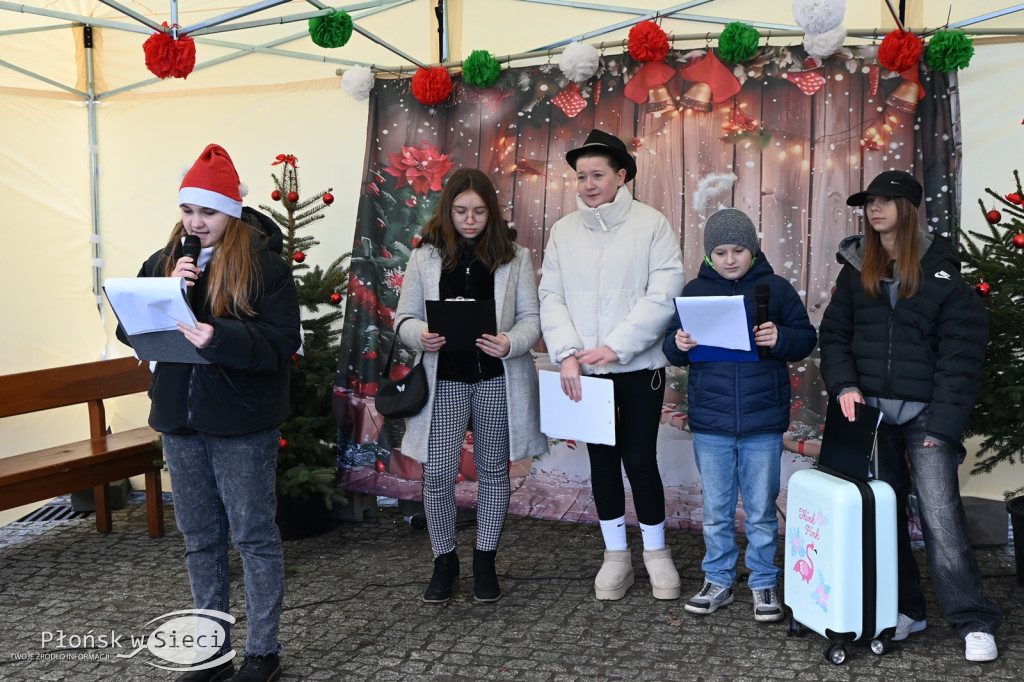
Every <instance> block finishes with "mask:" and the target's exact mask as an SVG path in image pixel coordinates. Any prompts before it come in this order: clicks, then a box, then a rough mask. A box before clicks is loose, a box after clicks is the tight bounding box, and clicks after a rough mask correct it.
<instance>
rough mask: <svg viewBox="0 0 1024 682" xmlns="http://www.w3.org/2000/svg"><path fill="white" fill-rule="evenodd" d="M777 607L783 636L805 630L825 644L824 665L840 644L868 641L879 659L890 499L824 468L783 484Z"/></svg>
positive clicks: (889, 604) (891, 543) (887, 595)
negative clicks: (785, 615)
mask: <svg viewBox="0 0 1024 682" xmlns="http://www.w3.org/2000/svg"><path fill="white" fill-rule="evenodd" d="M784 556H785V561H784V563H783V573H784V594H785V597H784V602H785V604H786V606H788V607H789V608H790V609H791V611H792V618H791V620H790V631H789V633H790V635H791V636H792V635H799V634H802V627H801V626H806V627H808V628H810V629H812V630H814V631H815V632H817V633H819V634H821V635H823V636H824V637H827V638H828V640H829V644H828V647H827V648H826V649H825V659H826V660H828V661H830V662H832V663H834V664H836V665H839V664H841V663H843V662H844V661H845V660H846V645H847V644H849V643H850V642H853V641H857V640H868V639H870V640H871V650H872V651H873V652H874V653H876V654H883V653H885V652H886V651H887V650H888V649H889V646H890V644H891V642H892V636H893V634H894V633H895V631H896V619H897V615H898V614H897V601H896V597H897V578H896V495H895V493H894V492H893V490H892V487H891V486H889V485H888V484H887V483H884V482H882V481H869V482H864V481H862V480H859V479H857V478H855V477H852V476H848V475H846V474H842V473H839V472H837V471H832V470H828V469H806V470H802V471H798V472H796V473H794V474H793V475H792V476H791V477H790V479H789V492H788V496H787V500H786V548H785V555H784Z"/></svg>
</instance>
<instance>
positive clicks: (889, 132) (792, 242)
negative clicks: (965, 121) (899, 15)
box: [333, 46, 960, 529]
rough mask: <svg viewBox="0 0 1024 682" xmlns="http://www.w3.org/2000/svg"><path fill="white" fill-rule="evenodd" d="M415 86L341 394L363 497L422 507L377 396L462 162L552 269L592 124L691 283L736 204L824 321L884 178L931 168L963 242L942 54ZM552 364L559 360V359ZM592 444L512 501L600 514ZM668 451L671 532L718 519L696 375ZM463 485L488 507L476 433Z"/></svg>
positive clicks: (669, 411)
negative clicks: (437, 217) (711, 501)
mask: <svg viewBox="0 0 1024 682" xmlns="http://www.w3.org/2000/svg"><path fill="white" fill-rule="evenodd" d="M652 64H658V65H660V66H657V67H656V68H655V69H652V68H651V66H652ZM662 67H664V68H662ZM571 73H572V74H573V75H575V72H571ZM584 76H585V74H584ZM908 76H912V77H908ZM414 87H415V85H412V86H411V85H410V81H409V80H408V79H378V80H377V82H376V84H375V86H374V88H373V90H372V93H371V95H370V98H371V99H370V102H371V106H370V124H369V135H368V145H367V150H366V156H365V171H366V175H365V183H364V185H363V190H362V194H361V198H360V204H359V211H358V223H357V226H356V233H355V240H354V243H353V246H352V260H351V274H350V280H349V286H348V294H347V301H346V312H345V327H344V335H343V338H342V341H341V351H340V357H339V363H338V373H337V379H336V384H335V387H334V400H333V404H334V415H335V420H336V422H337V425H338V429H339V466H340V469H341V471H340V477H339V480H340V481H341V485H342V486H343V487H345V488H347V489H349V490H354V491H360V492H365V493H376V494H381V495H387V496H393V497H398V498H401V499H417V500H418V499H420V493H421V490H420V481H421V479H420V476H421V471H422V470H421V468H420V465H419V464H417V463H416V462H414V461H413V460H411V459H410V458H408V457H406V456H404V455H403V454H402V453H401V450H400V446H401V437H402V434H403V432H404V428H405V424H404V422H403V421H402V420H390V419H384V418H383V417H381V416H380V415H379V414H378V413H377V412H376V410H375V409H374V396H375V394H376V390H377V387H378V386H379V382H380V373H381V371H382V370H383V367H384V363H385V361H386V355H387V350H388V349H389V348H390V345H391V343H392V341H393V339H394V333H393V331H392V325H393V322H394V310H395V306H396V304H397V302H398V296H399V293H400V291H401V286H402V276H403V272H404V268H405V264H406V262H407V261H408V257H409V254H410V252H411V249H412V248H414V247H415V245H416V244H417V243H418V239H419V230H420V227H421V226H422V225H423V224H424V223H425V222H426V220H427V218H428V216H429V215H430V214H431V213H432V212H433V210H434V208H435V206H436V205H437V202H438V200H439V197H440V191H441V188H442V186H443V184H444V181H445V179H446V177H447V176H448V175H450V173H451V172H452V171H453V170H454V169H457V168H459V167H463V166H471V167H475V168H479V169H481V170H483V171H484V172H485V173H487V174H488V175H489V176H490V178H491V180H492V181H493V182H494V185H495V187H496V188H497V190H498V194H499V197H498V199H499V204H500V205H502V207H503V208H504V212H505V217H506V218H507V219H508V220H509V221H510V222H511V223H512V225H513V226H514V227H515V229H516V230H517V232H518V241H519V243H520V244H522V245H523V246H525V247H526V248H528V249H529V250H530V252H531V253H532V255H533V260H534V264H535V265H536V266H537V268H538V270H539V268H540V264H541V259H542V258H543V251H544V246H545V244H546V242H547V239H548V236H549V231H550V229H551V226H552V225H553V224H554V223H555V221H557V220H558V219H559V218H561V217H562V216H564V215H566V214H568V213H570V212H572V211H575V210H576V180H575V176H574V173H573V171H572V169H570V168H569V166H568V165H567V164H566V162H565V152H566V151H567V150H570V149H573V148H575V147H578V146H580V145H581V144H582V143H583V141H584V140H585V138H586V136H587V133H589V131H590V130H591V129H592V128H601V129H602V130H605V131H608V132H610V133H612V134H615V135H617V136H619V137H620V138H622V139H623V140H624V141H625V142H626V145H627V147H628V148H629V149H630V151H631V153H633V154H634V155H635V157H636V160H637V166H638V172H637V177H636V180H635V182H633V183H630V185H629V189H630V190H631V191H632V192H633V194H634V196H635V197H636V198H637V199H638V200H640V201H643V202H644V203H647V204H649V205H651V206H653V207H655V208H657V209H658V210H659V211H661V212H662V213H664V214H665V215H666V216H667V217H668V219H669V222H670V224H672V225H673V226H674V228H675V229H676V231H677V232H678V234H679V243H680V246H681V247H682V251H683V260H684V266H685V269H686V275H687V278H688V279H689V278H692V277H694V276H696V273H697V270H698V268H699V266H700V263H701V260H702V259H703V256H704V251H703V246H702V242H703V223H704V220H705V219H706V217H707V216H708V215H710V214H711V213H712V212H713V211H715V210H716V209H717V208H719V207H721V206H734V207H736V208H739V209H741V210H743V211H745V212H746V213H747V214H748V215H750V216H751V218H752V219H753V220H754V222H755V224H757V225H758V228H759V230H760V231H761V234H762V250H763V251H764V253H765V254H766V256H767V258H768V260H769V262H770V263H771V264H772V266H773V267H774V269H775V271H776V273H778V274H780V275H782V276H783V277H785V278H786V279H788V280H789V281H790V282H792V284H793V286H794V287H795V288H796V290H797V291H798V292H799V293H800V295H801V296H802V297H803V298H804V300H805V302H806V304H807V309H808V313H809V314H810V316H811V321H812V322H813V323H815V324H817V323H819V322H820V321H821V316H822V313H823V312H824V309H825V307H826V306H827V305H828V302H829V297H830V294H831V288H832V286H833V284H834V282H835V278H836V275H837V274H838V272H839V265H838V264H837V263H836V258H835V252H836V247H837V245H838V244H839V241H840V240H841V239H842V238H843V237H845V236H847V235H850V234H854V233H856V232H857V230H858V221H857V219H856V217H855V216H854V215H853V214H852V210H851V209H850V208H849V207H847V206H846V197H847V196H849V195H850V194H852V193H853V192H856V191H859V190H860V189H862V188H863V187H864V186H866V184H867V183H868V182H870V180H871V179H872V178H873V177H874V176H875V175H876V174H877V173H878V172H880V171H882V170H886V169H890V168H897V169H901V170H907V171H910V172H912V173H914V174H915V175H916V176H917V177H918V178H920V179H921V181H922V183H923V185H924V187H925V190H926V193H925V197H926V203H925V207H926V210H925V211H922V223H923V225H925V224H926V225H927V227H928V228H929V229H932V230H936V231H938V232H940V233H947V234H948V233H950V232H951V231H955V230H954V223H955V221H956V218H957V215H958V207H959V204H960V197H959V196H957V192H958V189H959V186H958V182H957V164H958V161H959V159H958V152H957V150H958V148H959V147H958V144H959V141H958V139H957V134H956V126H955V125H954V123H955V121H954V118H955V112H956V109H957V105H956V76H955V74H946V73H936V72H932V71H931V70H929V69H928V67H927V65H926V64H925V63H924V62H923V61H922V62H921V64H920V72H919V73H915V74H909V73H908V72H907V71H904V72H902V73H896V72H891V71H888V70H887V69H886V68H884V67H882V66H880V64H879V62H878V56H877V46H859V47H849V48H842V49H840V50H839V52H837V53H836V54H835V55H833V56H831V57H829V58H827V59H825V60H824V62H819V61H817V60H815V59H811V58H808V57H807V54H806V52H805V51H804V48H803V47H798V46H794V47H765V48H762V49H760V50H759V51H757V52H756V53H755V54H754V55H753V56H752V57H750V58H749V59H748V60H747V61H744V62H742V63H740V64H735V63H731V62H728V61H725V60H724V58H723V57H722V56H721V55H720V54H718V53H716V51H715V50H698V51H693V52H668V54H667V55H665V57H664V59H663V60H661V61H635V60H634V58H633V57H631V56H629V54H623V55H615V56H610V55H605V56H602V57H601V59H600V63H599V66H598V69H597V72H596V73H595V74H593V75H592V76H591V77H589V78H586V79H585V80H583V81H581V82H577V81H575V80H570V79H569V78H567V77H566V75H565V72H564V71H562V70H560V69H559V68H558V66H556V65H553V64H546V65H541V66H532V67H524V68H515V69H506V70H504V71H502V72H501V75H500V76H499V77H498V79H497V81H495V82H494V83H493V84H492V85H491V86H490V87H487V88H480V87H477V86H474V85H470V84H468V83H466V82H465V81H464V80H463V78H462V77H459V76H456V77H455V78H454V79H453V89H452V93H451V95H450V96H449V97H448V98H447V99H446V100H445V101H443V102H441V103H440V104H436V105H433V106H426V105H424V104H422V103H421V102H420V101H418V100H417V98H416V97H414V94H413V92H412V88H414ZM535 357H536V359H537V364H538V366H541V367H543V366H546V364H547V357H546V354H544V353H541V352H537V353H535ZM414 360H415V354H414V353H413V352H412V351H411V350H410V349H408V348H405V347H404V346H402V345H399V352H398V353H397V354H396V363H395V365H394V366H393V367H392V369H391V374H392V376H400V375H401V374H402V373H404V372H408V371H409V367H411V366H412V364H413V363H414ZM816 363H817V352H815V354H814V355H813V356H812V357H811V358H809V359H808V360H806V361H804V362H802V363H795V364H793V365H791V374H792V387H793V401H792V424H793V425H792V427H791V430H790V432H789V433H787V434H786V438H785V443H786V447H787V453H786V454H785V456H784V467H783V497H784V496H785V481H786V479H787V478H788V475H789V474H790V473H791V472H792V471H793V470H795V469H799V468H804V467H807V466H809V464H810V462H811V461H812V460H810V459H808V456H813V455H814V454H816V452H817V447H818V441H819V439H820V435H821V428H822V424H823V422H824V411H825V409H824V408H825V402H826V399H825V393H824V387H823V385H822V382H821V379H820V377H819V375H818V371H817V368H816ZM512 399H515V398H514V397H512ZM585 449H586V445H585V444H583V443H575V442H571V441H551V447H550V449H549V452H548V454H547V455H546V456H544V457H541V458H536V459H534V460H532V461H527V462H518V463H516V464H514V465H513V467H512V476H513V494H512V502H511V507H510V510H511V511H512V512H513V513H518V514H530V515H536V516H542V517H545V518H555V519H570V520H583V521H595V520H596V511H595V509H594V506H593V501H592V498H591V494H590V488H589V483H588V481H589V464H588V461H587V456H586V452H585ZM658 449H659V452H658V461H659V466H660V468H661V471H662V476H663V478H664V480H665V485H666V499H667V501H668V523H669V525H670V526H672V527H676V528H688V529H697V528H700V518H701V509H700V479H699V476H698V474H697V470H696V466H695V465H694V461H693V449H692V446H691V439H690V433H689V431H688V429H687V424H686V371H685V370H679V369H672V368H670V370H669V381H668V385H667V387H666V391H665V400H664V408H663V412H662V427H661V431H660V434H659V440H658ZM459 480H460V483H459V484H458V485H457V491H458V499H459V502H460V504H467V505H472V504H473V501H474V500H475V497H476V495H475V492H476V491H475V486H476V483H475V481H476V475H475V469H474V467H473V439H472V433H468V434H467V436H466V441H465V444H464V447H463V463H462V467H461V470H460V474H459ZM627 508H628V509H629V510H630V511H629V512H628V513H629V514H630V517H629V519H630V521H631V522H635V518H634V517H633V516H632V505H631V504H629V505H627ZM740 515H741V516H742V512H740Z"/></svg>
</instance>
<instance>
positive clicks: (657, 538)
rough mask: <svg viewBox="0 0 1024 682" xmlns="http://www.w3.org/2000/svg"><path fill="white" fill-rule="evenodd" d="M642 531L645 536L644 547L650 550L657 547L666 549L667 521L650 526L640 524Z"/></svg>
mask: <svg viewBox="0 0 1024 682" xmlns="http://www.w3.org/2000/svg"><path fill="white" fill-rule="evenodd" d="M640 532H641V533H642V534H643V537H644V549H645V550H647V551H648V552H649V551H651V550H655V549H665V522H664V521H662V522H661V523H659V524H656V525H653V526H648V525H645V524H643V523H641V524H640Z"/></svg>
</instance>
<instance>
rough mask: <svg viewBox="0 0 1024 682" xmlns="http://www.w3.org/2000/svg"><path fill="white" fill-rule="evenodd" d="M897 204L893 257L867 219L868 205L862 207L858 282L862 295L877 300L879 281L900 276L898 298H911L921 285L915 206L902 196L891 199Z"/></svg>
mask: <svg viewBox="0 0 1024 682" xmlns="http://www.w3.org/2000/svg"><path fill="white" fill-rule="evenodd" d="M893 201H895V202H896V246H895V249H896V258H895V263H893V260H894V259H893V258H892V256H890V255H889V252H888V251H887V250H886V249H885V247H884V246H883V245H882V238H881V236H880V235H879V234H878V232H876V231H875V228H873V227H872V226H871V221H869V220H867V219H866V218H867V214H868V206H867V205H865V206H864V216H865V220H864V225H865V228H864V262H863V263H862V264H861V268H860V281H861V286H862V287H863V289H864V291H865V293H867V295H868V296H871V297H872V298H878V297H879V296H880V295H881V293H882V278H883V277H892V276H894V275H895V273H897V272H898V273H899V274H900V294H899V298H910V297H911V296H913V295H914V294H916V293H917V288H918V286H919V285H920V284H921V262H920V256H921V253H920V248H919V247H918V238H917V230H918V227H917V225H918V215H917V206H914V204H912V203H910V200H908V199H905V198H904V197H893Z"/></svg>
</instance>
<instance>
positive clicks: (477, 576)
mask: <svg viewBox="0 0 1024 682" xmlns="http://www.w3.org/2000/svg"><path fill="white" fill-rule="evenodd" d="M497 554H498V550H496V549H495V550H491V551H489V552H485V551H483V550H480V549H476V548H473V596H474V597H476V600H477V601H498V600H499V599H500V598H501V587H499V586H498V575H497V574H496V573H495V572H494V557H495V556H496V555H497Z"/></svg>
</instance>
